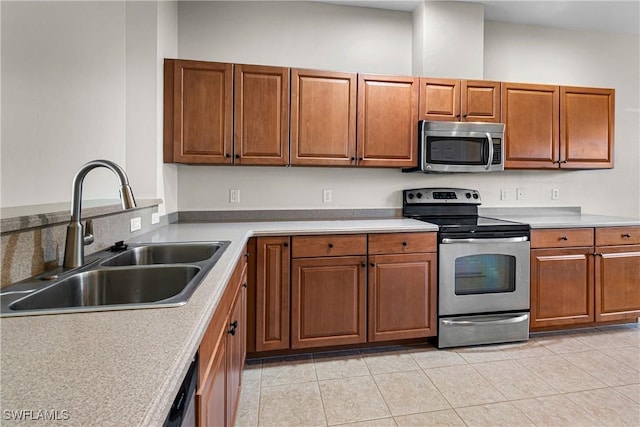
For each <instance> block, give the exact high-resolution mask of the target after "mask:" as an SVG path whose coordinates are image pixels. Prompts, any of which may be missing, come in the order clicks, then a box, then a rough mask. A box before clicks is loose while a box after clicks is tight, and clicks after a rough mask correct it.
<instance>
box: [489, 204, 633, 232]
mask: <svg viewBox="0 0 640 427" xmlns="http://www.w3.org/2000/svg"><path fill="white" fill-rule="evenodd" d="M480 215H483V216H489V217H492V218H499V219H504V220H506V221H515V222H523V223H525V224H529V225H530V226H531V228H532V229H536V228H582V227H623V226H638V225H640V218H626V217H619V216H607V215H593V214H583V213H581V212H580V210H579V208H578V209H577V210H574V209H565V210H563V209H536V208H533V209H530V210H529V212H527V210H526V209H513V210H511V209H493V208H489V209H482V208H481V209H480Z"/></svg>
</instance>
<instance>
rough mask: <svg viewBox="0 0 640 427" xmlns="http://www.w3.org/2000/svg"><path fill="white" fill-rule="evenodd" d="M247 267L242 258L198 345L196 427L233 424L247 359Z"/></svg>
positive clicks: (222, 426) (215, 426)
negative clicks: (243, 368)
mask: <svg viewBox="0 0 640 427" xmlns="http://www.w3.org/2000/svg"><path fill="white" fill-rule="evenodd" d="M246 266H247V264H246V258H245V257H242V258H241V261H240V262H239V263H238V265H237V266H236V269H235V271H234V273H233V276H232V278H231V282H230V284H229V286H228V287H227V289H226V290H225V292H224V294H223V295H222V298H221V300H220V303H219V305H218V308H217V310H216V311H215V312H214V314H213V317H212V319H211V321H210V322H209V326H208V327H207V330H206V332H205V334H204V337H203V338H202V341H201V343H200V347H199V350H198V352H199V359H198V387H197V390H196V414H197V415H196V418H197V424H198V425H199V426H203V427H204V426H207V427H210V426H214V427H218V426H221V427H224V426H231V425H233V423H234V420H235V414H236V411H237V407H238V402H239V400H240V399H239V397H240V386H241V379H242V367H243V366H244V359H245V355H246V328H247V324H246V308H245V306H246Z"/></svg>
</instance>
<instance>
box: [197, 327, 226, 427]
mask: <svg viewBox="0 0 640 427" xmlns="http://www.w3.org/2000/svg"><path fill="white" fill-rule="evenodd" d="M224 338H225V337H224V336H221V337H220V340H219V341H218V345H217V346H216V348H215V351H214V353H213V359H212V360H211V367H210V369H209V370H208V371H207V372H206V374H205V378H206V380H205V382H204V383H202V384H199V385H198V390H197V391H196V405H197V408H198V409H197V424H198V425H199V426H225V425H226V424H227V399H226V396H227V387H226V377H227V352H226V342H227V341H226V339H224Z"/></svg>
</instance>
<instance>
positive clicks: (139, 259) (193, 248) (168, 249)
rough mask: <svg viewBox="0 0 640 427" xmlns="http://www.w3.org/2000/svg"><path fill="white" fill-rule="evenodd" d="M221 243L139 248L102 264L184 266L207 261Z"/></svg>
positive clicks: (158, 245) (178, 244)
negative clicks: (184, 264) (183, 264)
mask: <svg viewBox="0 0 640 427" xmlns="http://www.w3.org/2000/svg"><path fill="white" fill-rule="evenodd" d="M220 248H221V243H172V244H155V245H145V246H137V247H134V248H131V249H129V250H127V251H125V252H123V253H121V254H120V255H116V256H115V257H113V258H110V259H108V260H106V261H104V262H102V265H103V266H105V267H106V266H110V267H112V266H123V265H151V264H182V263H194V262H201V261H205V260H207V259H209V258H211V257H212V256H214V255H215V254H216V252H217V251H218V250H220Z"/></svg>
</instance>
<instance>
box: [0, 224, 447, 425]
mask: <svg viewBox="0 0 640 427" xmlns="http://www.w3.org/2000/svg"><path fill="white" fill-rule="evenodd" d="M436 230H437V227H436V226H434V225H432V224H427V223H424V222H420V221H415V220H411V219H380V220H347V221H296V222H290V221H287V222H245V223H191V224H170V225H168V226H166V227H162V228H160V229H157V230H155V231H152V232H150V233H147V234H144V235H141V236H139V237H136V238H135V239H134V240H132V241H131V242H180V241H212V240H229V241H231V244H230V245H229V247H228V248H227V249H226V251H225V252H224V253H223V254H222V257H221V258H220V260H219V261H218V263H217V264H216V265H215V266H214V267H213V268H212V269H211V271H210V272H209V274H208V275H207V276H206V277H205V278H204V280H203V281H202V282H201V284H200V285H199V287H198V289H197V290H196V291H195V293H194V294H193V295H192V297H191V298H190V300H189V301H188V302H187V304H185V305H184V306H182V307H174V308H154V309H146V310H121V311H103V312H93V313H75V314H56V315H43V316H26V317H11V318H2V319H0V333H1V337H2V338H1V348H0V375H1V376H0V405H1V409H2V414H1V415H0V417H2V418H1V419H2V425H13V424H14V421H10V420H8V419H7V418H8V413H7V411H31V415H30V417H31V420H33V419H36V417H38V416H44V415H43V413H42V412H39V411H48V414H49V416H50V415H52V414H53V415H57V416H58V418H59V421H57V422H54V421H49V422H48V424H56V423H58V424H64V425H65V426H125V425H126V426H134V425H142V426H147V425H153V426H155V425H162V423H163V422H164V419H165V417H166V415H167V414H168V412H169V408H170V406H171V403H172V401H173V398H174V396H175V394H176V392H177V390H178V387H179V386H180V384H181V382H182V379H183V377H184V375H185V374H186V371H187V368H188V366H189V363H190V361H191V358H192V357H193V355H194V354H195V352H196V351H197V349H198V345H199V343H200V340H201V339H202V336H203V335H204V331H205V329H206V327H207V325H208V323H209V320H210V318H211V316H212V314H213V312H214V311H215V309H216V307H217V305H218V302H219V300H220V298H221V296H222V293H223V291H224V288H225V286H226V285H227V283H228V281H229V279H230V277H231V274H232V272H233V269H234V267H235V265H236V263H237V261H238V259H239V258H240V257H241V256H242V255H243V254H244V244H245V243H246V242H247V240H248V239H249V237H251V236H262V235H294V234H329V233H332V234H333V233H343V234H346V233H377V232H419V231H436ZM31 420H27V421H23V423H25V424H32V423H33V421H31ZM45 424H47V423H45Z"/></svg>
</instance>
